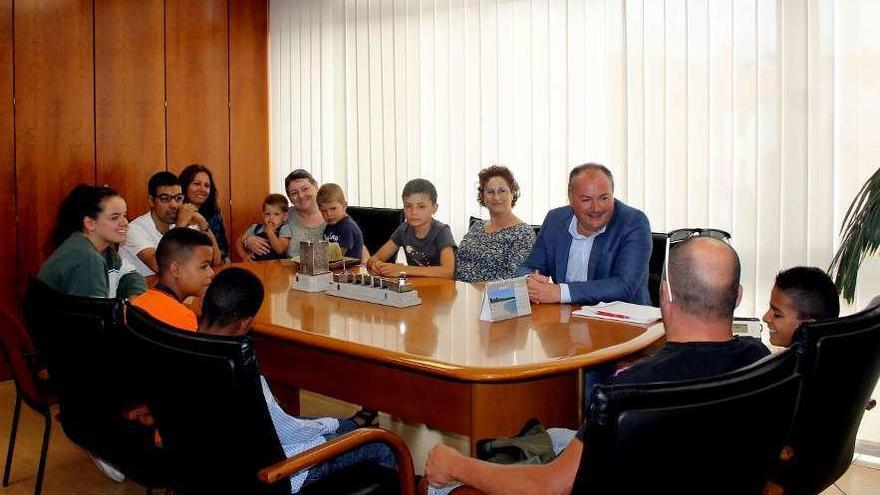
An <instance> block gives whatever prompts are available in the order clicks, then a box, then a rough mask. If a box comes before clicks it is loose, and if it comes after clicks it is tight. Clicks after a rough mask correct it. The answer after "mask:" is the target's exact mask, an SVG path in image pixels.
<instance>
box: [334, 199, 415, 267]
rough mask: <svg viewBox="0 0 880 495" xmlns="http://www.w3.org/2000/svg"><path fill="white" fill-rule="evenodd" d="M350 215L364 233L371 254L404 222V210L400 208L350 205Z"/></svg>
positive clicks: (365, 244)
mask: <svg viewBox="0 0 880 495" xmlns="http://www.w3.org/2000/svg"><path fill="white" fill-rule="evenodd" d="M346 211H347V212H348V215H349V216H350V217H351V219H352V220H354V222H355V223H356V224H358V227H360V228H361V233H363V234H364V246H366V247H367V249H368V250H369V251H370V254H371V255H373V254H376V251H378V250H379V248H381V247H382V246H383V245H384V244H385V243H386V242H388V239H391V234H393V233H394V231H395V230H396V229H397V227H398V226H399V225H400V224H401V223H403V220H404V218H403V210H402V209H400V208H371V207H367V206H349V207H348V208H347V209H346Z"/></svg>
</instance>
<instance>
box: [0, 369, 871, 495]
mask: <svg viewBox="0 0 880 495" xmlns="http://www.w3.org/2000/svg"><path fill="white" fill-rule="evenodd" d="M14 401H15V388H14V386H13V384H12V382H9V381H7V382H3V383H0V452H2V454H0V455H5V451H6V445H7V442H8V441H9V425H10V422H11V420H12V406H13V403H14ZM302 408H303V413H304V414H308V415H313V416H340V417H345V416H349V415H351V414H352V413H353V412H354V411H355V410H356V408H355V407H354V406H351V405H349V404H345V403H342V402H339V401H335V400H333V399H328V398H326V397H323V396H319V395H315V394H310V393H304V394H303V398H302ZM380 422H381V424H382V426H383V427H385V428H389V429H391V430H393V431H395V432H397V433H398V434H400V435H401V436H403V437H404V438H405V439H406V441H407V443H408V444H409V445H410V446H413V447H414V448H413V457H414V461H415V466H416V469H417V471H419V472H421V471H422V469H423V467H424V465H425V456H426V455H427V452H428V450H429V449H430V448H431V446H433V445H434V444H435V443H437V442H439V441H444V442H446V443H448V444H450V445H452V446H454V447H455V448H457V449H459V450H461V451H466V450H467V438H465V437H463V436H460V435H443V434H441V433H439V432H436V431H432V430H428V429H427V428H425V427H424V426H421V425H414V424H410V423H407V422H405V421H402V420H398V419H395V418H390V417H388V416H387V415H384V414H383V415H381V416H380ZM41 436H42V418H41V417H40V416H39V415H38V414H36V413H34V412H33V411H31V410H30V409H29V408H27V407H26V406H22V413H21V424H20V425H19V436H18V441H17V446H16V449H15V457H14V462H13V470H12V476H11V478H10V486H9V487H7V488H2V487H0V494H15V495H26V494H27V495H30V494H32V493H33V490H34V481H35V476H36V471H37V462H38V460H39V459H38V458H37V456H38V455H39V448H40V440H41ZM4 460H5V457H4ZM873 461H875V459H874V458H857V459H856V460H855V463H854V464H853V467H852V468H850V470H849V471H847V473H846V474H845V475H844V476H843V477H842V478H841V479H840V480H839V481H838V482H837V484H836V486H835V487H831V488H829V489H828V490H826V491H825V492H823V494H828V495H836V494H841V493H844V494H848V495H869V494H878V493H880V464H877V463H874V462H873ZM43 493H44V494H45V495H53V494H58V495H61V494H64V495H78V494H108V495H123V494H126V495H127V494H138V495H142V494H143V493H144V488H143V487H142V486H140V485H138V484H136V483H133V482H130V481H126V482H125V483H121V484H118V483H114V482H113V481H110V480H108V479H107V478H105V477H104V476H103V475H101V474H100V473H99V472H98V470H97V469H96V468H95V467H94V465H93V464H92V462H91V460H90V459H89V457H88V456H87V455H86V454H85V452H83V451H82V450H80V449H79V448H77V447H76V446H75V445H73V444H71V443H70V441H68V440H67V437H65V436H64V433H63V432H62V431H61V427H60V425H58V424H57V423H55V424H54V426H53V430H52V439H51V442H50V446H49V457H48V462H47V467H46V476H45V479H44V482H43Z"/></svg>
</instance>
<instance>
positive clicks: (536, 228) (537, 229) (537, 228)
mask: <svg viewBox="0 0 880 495" xmlns="http://www.w3.org/2000/svg"><path fill="white" fill-rule="evenodd" d="M477 220H481V218H479V217H470V219H469V220H468V228H470V227H472V226H473V225H474V222H476V221H477ZM531 227H532V232H534V233H535V237H538V232H540V231H541V226H540V225H532V226H531Z"/></svg>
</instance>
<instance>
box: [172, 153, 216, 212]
mask: <svg viewBox="0 0 880 495" xmlns="http://www.w3.org/2000/svg"><path fill="white" fill-rule="evenodd" d="M199 172H202V173H204V174H205V175H207V176H208V181H210V182H211V192H209V193H208V197H207V198H206V199H205V202H204V203H202V205H201V206H199V213H201V214H202V215H204V216H206V217H212V216H214V215H216V214H217V213H219V212H220V205H218V204H217V184H215V183H214V174H212V173H211V169H209V168H208V167H206V166H204V165H202V164H200V163H193V164H192V165H189V166H187V167H186V168H185V169H183V170H182V171H181V172H180V176H179V177H178V178H179V179H180V189H182V190H183V197H184V201H186V202H187V203H189V198H187V197H186V188H188V187H189V185H190V184H192V181H194V180H196V174H198V173H199Z"/></svg>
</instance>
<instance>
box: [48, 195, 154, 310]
mask: <svg viewBox="0 0 880 495" xmlns="http://www.w3.org/2000/svg"><path fill="white" fill-rule="evenodd" d="M127 213H128V212H127V209H126V205H125V200H124V199H122V196H120V195H119V193H117V192H116V191H114V190H113V189H110V188H109V187H93V186H88V185H86V184H80V185H78V186H76V187H75V188H73V190H72V191H70V194H68V195H67V197H66V198H64V201H63V202H62V203H61V208H60V209H59V211H58V218H57V220H56V221H55V227H54V229H53V230H52V237H51V242H52V245H53V247H54V248H55V251H54V252H53V253H52V255H51V256H49V259H47V260H46V262H45V263H43V266H41V267H40V272H39V274H38V275H37V278H39V279H40V280H42V281H43V282H45V283H46V284H48V285H49V286H50V287H52V288H53V289H55V290H56V291H58V292H62V293H64V294H69V295H74V296H86V297H123V298H124V297H129V296H133V295H137V294H140V293H142V292H144V291H146V290H147V284H146V282H145V281H144V277H143V276H141V274H139V273H138V272H137V270H135V268H134V267H133V266H131V265H129V264H127V263H124V262H123V261H122V259H121V258H120V257H119V254H118V253H117V249H118V246H119V245H120V244H122V243H124V242H125V236H126V234H127V233H128V219H127V218H126V215H127Z"/></svg>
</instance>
